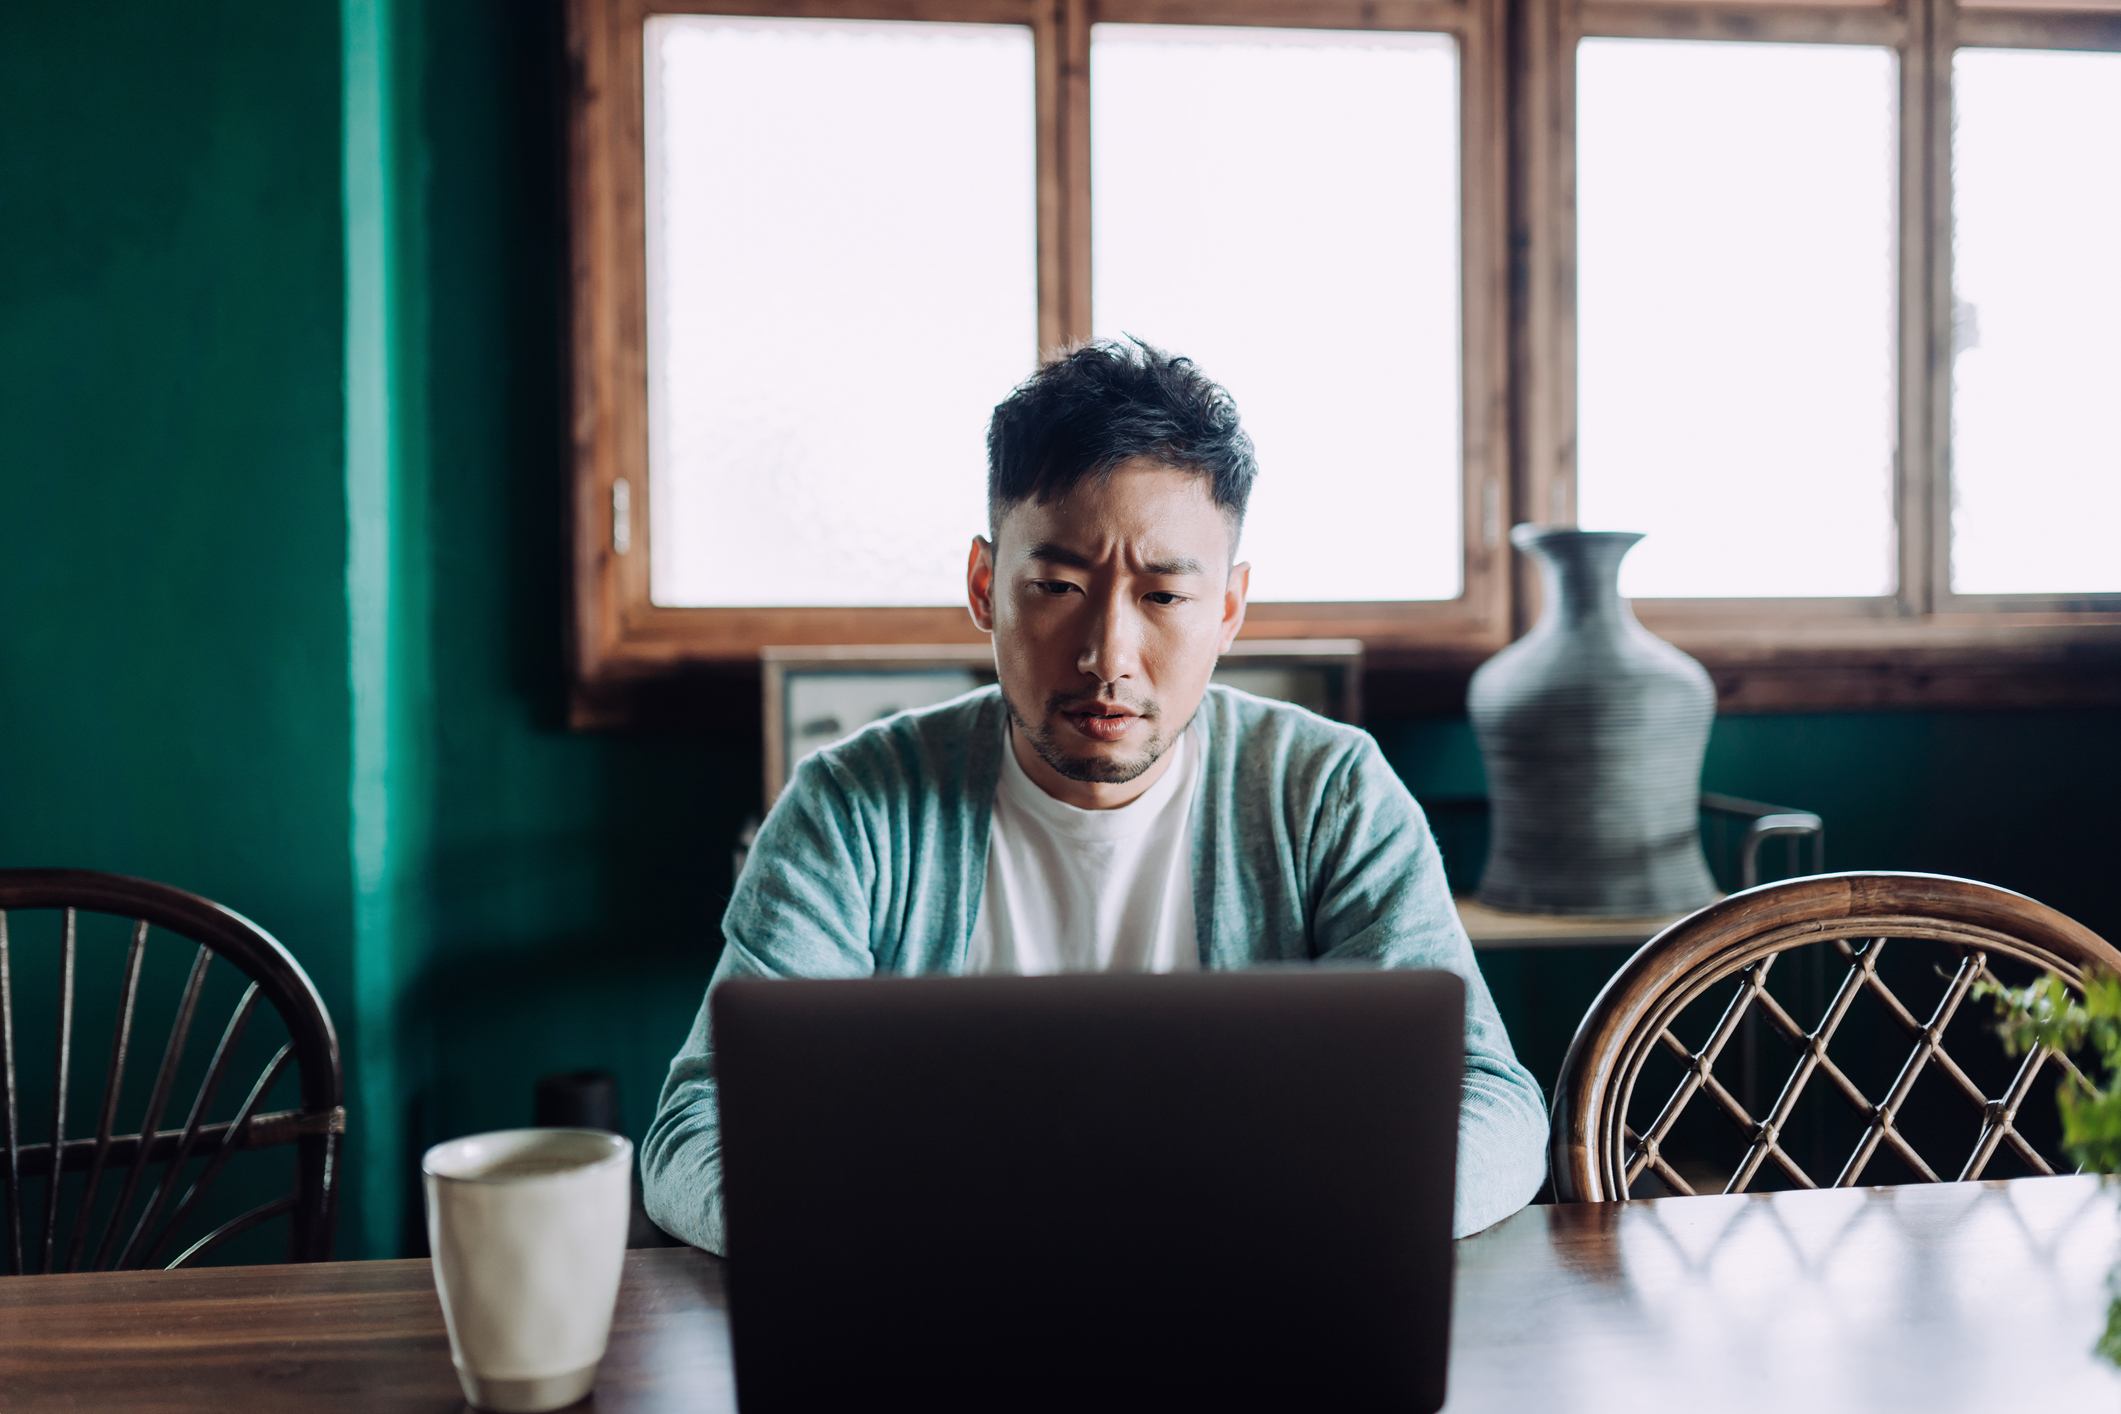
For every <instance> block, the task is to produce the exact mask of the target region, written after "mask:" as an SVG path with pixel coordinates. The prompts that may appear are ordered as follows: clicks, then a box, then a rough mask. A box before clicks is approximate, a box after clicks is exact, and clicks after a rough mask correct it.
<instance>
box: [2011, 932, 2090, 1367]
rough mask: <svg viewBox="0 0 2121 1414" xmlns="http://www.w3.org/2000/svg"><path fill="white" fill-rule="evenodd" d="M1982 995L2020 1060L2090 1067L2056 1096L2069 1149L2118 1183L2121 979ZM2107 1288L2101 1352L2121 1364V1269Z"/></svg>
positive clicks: (2045, 981)
mask: <svg viewBox="0 0 2121 1414" xmlns="http://www.w3.org/2000/svg"><path fill="white" fill-rule="evenodd" d="M1974 995H1975V996H1977V997H1985V998H1989V999H1992V1000H1993V1001H1994V1002H1995V1004H1996V1009H1997V1011H1998V1013H1999V1014H2000V1015H2001V1017H2002V1020H2001V1021H2000V1023H1999V1024H1998V1026H1997V1030H1998V1031H1999V1032H2000V1033H2001V1035H2002V1037H2003V1044H2004V1048H2005V1049H2006V1050H2008V1051H2009V1052H2010V1053H2011V1054H2012V1055H2014V1056H2017V1055H2024V1054H2026V1053H2027V1052H2029V1051H2032V1050H2034V1049H2035V1048H2038V1047H2048V1048H2051V1049H2053V1050H2056V1051H2059V1052H2061V1053H2062V1054H2064V1055H2066V1056H2069V1057H2071V1058H2072V1059H2074V1060H2077V1061H2078V1062H2079V1064H2080V1068H2083V1069H2085V1071H2086V1076H2087V1080H2086V1082H2081V1083H2080V1082H2079V1081H2078V1079H2077V1078H2076V1077H2075V1076H2074V1075H2065V1076H2064V1077H2063V1080H2062V1084H2061V1086H2060V1088H2059V1089H2057V1090H2056V1092H2055V1105H2056V1108H2057V1109H2058V1110H2059V1112H2060V1113H2061V1116H2062V1147H2063V1149H2064V1150H2065V1151H2067V1153H2068V1154H2069V1156H2070V1158H2071V1159H2073V1160H2075V1161H2076V1162H2077V1163H2078V1164H2079V1165H2080V1166H2081V1167H2083V1168H2084V1169H2086V1170H2088V1171H2089V1172H2092V1173H2097V1174H2100V1175H2102V1178H2103V1181H2106V1182H2112V1181H2113V1179H2114V1176H2115V1174H2116V1173H2121V977H2117V976H2115V975H2114V974H2112V973H2108V972H2087V973H2086V974H2085V977H2084V996H2083V998H2082V1000H2079V999H2078V998H2077V997H2076V996H2074V995H2072V993H2071V992H2070V989H2069V987H2068V986H2067V985H2065V984H2064V982H2063V981H2062V979H2061V978H2059V977H2057V976H2055V975H2054V974H2053V973H2049V974H2047V975H2046V976H2044V977H2042V978H2041V979H2040V980H2039V981H2037V982H2034V983H2032V984H2031V985H2029V986H2025V987H2006V986H2003V985H2002V984H2001V983H1998V982H1994V981H1986V980H1984V981H1982V982H1979V983H1977V984H1975V988H1974ZM2085 1061H2093V1062H2095V1064H2094V1065H2091V1066H2088V1067H2087V1066H2084V1065H2083V1063H2084V1062H2085ZM2106 1288H2107V1292H2108V1294H2109V1295H2110V1297H2111V1298H2112V1299H2111V1301H2110V1302H2109V1304H2108V1306H2107V1308H2106V1330H2105V1332H2104V1333H2103V1334H2101V1335H2100V1337H2099V1341H2098V1344H2097V1345H2096V1346H2095V1347H2094V1348H2095V1350H2096V1351H2097V1353H2098V1354H2099V1355H2101V1356H2103V1357H2104V1358H2105V1359H2107V1360H2109V1361H2111V1362H2112V1363H2113V1364H2115V1365H2121V1266H2116V1267H2115V1268H2114V1270H2113V1271H2112V1272H2111V1273H2109V1274H2108V1276H2107V1279H2106Z"/></svg>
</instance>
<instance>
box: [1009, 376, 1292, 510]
mask: <svg viewBox="0 0 2121 1414" xmlns="http://www.w3.org/2000/svg"><path fill="white" fill-rule="evenodd" d="M1135 457H1145V458H1148V459H1149V460H1151V461H1156V462H1161V463H1163V464H1164V465H1166V466H1172V467H1177V468H1179V469H1181V470H1184V471H1192V472H1198V473H1200V474H1201V475H1202V476H1205V477H1207V478H1208V494H1209V496H1210V497H1211V498H1212V499H1213V500H1214V502H1215V504H1216V505H1218V506H1220V507H1221V508H1222V509H1223V512H1224V513H1225V514H1226V515H1228V516H1229V517H1230V529H1231V543H1232V545H1233V546H1234V545H1235V543H1236V533H1237V531H1238V530H1239V529H1240V528H1242V526H1243V525H1244V520H1245V502H1246V500H1247V499H1249V498H1250V496H1251V494H1252V478H1253V477H1254V476H1255V475H1257V474H1258V471H1259V467H1258V464H1257V462H1256V461H1255V460H1254V457H1253V452H1252V439H1251V438H1250V437H1248V436H1246V435H1245V430H1244V428H1242V427H1241V426H1239V425H1238V421H1237V404H1236V403H1235V402H1234V401H1233V400H1232V399H1231V397H1230V395H1229V394H1228V393H1227V392H1225V391H1224V390H1223V389H1222V388H1221V387H1220V386H1219V385H1218V384H1216V383H1214V382H1213V381H1211V380H1210V379H1209V378H1208V377H1207V376H1206V375H1205V374H1203V373H1202V372H1201V371H1200V369H1199V368H1198V367H1197V366H1196V365H1195V364H1194V362H1193V360H1191V359H1189V358H1179V357H1174V356H1173V355H1171V354H1167V353H1165V352H1164V351H1163V350H1161V349H1157V348H1152V347H1151V346H1150V345H1148V344H1146V343H1144V342H1143V341H1142V340H1140V339H1137V338H1135V337H1134V336H1133V335H1131V334H1130V335H1128V336H1127V338H1126V340H1125V341H1121V340H1118V339H1099V340H1096V341H1094V342H1091V343H1087V344H1083V345H1081V346H1079V347H1077V348H1074V349H1071V350H1069V351H1068V352H1066V353H1063V354H1061V355H1059V356H1057V357H1055V358H1054V359H1052V360H1051V361H1050V362H1048V363H1047V364H1045V366H1043V367H1042V368H1040V369H1039V371H1038V372H1036V373H1034V374H1032V375H1031V377H1030V378H1028V379H1026V380H1025V381H1024V382H1022V383H1020V384H1018V385H1017V387H1016V389H1015V391H1013V392H1012V393H1010V394H1009V396H1008V397H1007V398H1004V399H1003V400H1002V402H1001V404H1000V405H999V406H998V407H996V408H995V409H994V417H993V419H992V420H991V421H989V422H988V424H987V525H988V530H989V533H990V534H991V533H993V532H995V531H998V530H1000V528H1001V523H1002V516H1003V514H1004V513H1006V512H1007V511H1008V510H1009V508H1010V507H1012V506H1016V505H1020V504H1022V503H1023V502H1025V501H1030V500H1036V501H1039V502H1041V503H1043V502H1046V501H1051V500H1053V499H1054V498H1055V497H1058V496H1065V495H1066V494H1067V493H1068V492H1069V491H1071V490H1073V489H1074V488H1075V486H1076V485H1077V484H1078V483H1080V482H1082V481H1083V480H1085V479H1087V478H1091V477H1097V478H1105V477H1109V476H1111V474H1112V473H1113V471H1114V470H1115V469H1116V468H1117V467H1118V466H1119V465H1120V464H1121V463H1122V462H1126V461H1130V460H1132V459H1133V458H1135Z"/></svg>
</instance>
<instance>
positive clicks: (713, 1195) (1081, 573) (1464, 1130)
mask: <svg viewBox="0 0 2121 1414" xmlns="http://www.w3.org/2000/svg"><path fill="white" fill-rule="evenodd" d="M987 459H988V471H987V502H988V529H989V534H988V536H985V537H978V538H975V539H974V540H973V542H972V552H971V560H970V564H969V566H968V568H967V572H966V592H967V598H968V600H969V602H970V606H971V610H972V618H973V621H974V622H976V623H977V624H978V625H979V626H980V628H981V630H982V631H984V632H986V633H988V634H991V635H992V636H993V639H994V661H995V667H996V669H997V674H998V676H999V679H1000V682H999V685H998V687H997V688H989V689H986V690H984V691H980V692H975V693H971V694H968V695H967V696H964V697H961V698H958V699H957V700H955V701H953V702H949V703H945V704H944V705H942V706H940V707H935V708H931V709H928V710H926V711H920V712H913V713H905V714H901V715H899V716H896V717H893V718H890V719H889V720H887V721H884V722H880V723H876V724H873V725H871V726H870V727H869V728H867V729H866V730H864V731H862V732H860V733H858V734H857V735H855V736H854V737H852V738H850V739H848V740H846V741H843V742H841V743H839V744H837V745H835V746H832V747H829V748H827V749H825V750H823V751H819V752H817V753H816V754H814V755H812V756H811V757H809V758H808V759H807V760H805V761H804V762H803V763H802V764H801V765H800V766H799V767H798V768H797V770H796V772H795V776H794V779H793V780H792V781H790V783H789V785H788V789H787V791H786V792H785V793H784V794H783V795H782V797H781V799H780V801H779V802H778V803H777V804H776V805H775V806H774V809H773V812H772V813H771V815H769V816H768V817H767V820H766V823H765V825H764V827H763V828H762V829H761V830H760V832H759V835H758V839H757V842H756V843H755V845H754V846H753V848H752V850H751V854H750V858H749V860H748V861H747V863H746V864H745V867H744V871H743V875H742V877H741V878H739V879H738V881H737V885H736V892H735V896H734V897H733V898H732V899H731V900H730V903H729V908H728V911H727V913H726V914H725V915H724V916H723V920H722V932H723V940H724V944H723V950H722V957H721V962H720V964H719V965H718V966H717V967H716V968H715V973H714V981H715V982H720V981H721V980H722V979H723V978H725V977H731V976H767V977H861V976H868V975H871V974H874V973H879V972H883V973H929V972H1025V973H1031V972H1036V973H1043V972H1054V971H1063V970H1082V969H1129V970H1140V971H1175V970H1184V969H1192V968H1201V967H1207V968H1237V967H1245V966H1248V965H1251V964H1255V963H1264V962H1281V961H1289V960H1296V959H1332V960H1335V961H1347V962H1356V963H1364V964H1370V965H1375V966H1381V967H1447V968H1449V969H1450V970H1452V971H1453V972H1456V973H1458V974H1459V975H1460V976H1461V977H1463V978H1464V979H1465V982H1466V1007H1467V1012H1466V1039H1465V1045H1466V1070H1465V1091H1464V1097H1463V1102H1462V1105H1461V1111H1460V1126H1459V1160H1458V1177H1457V1211H1456V1223H1455V1229H1456V1231H1457V1232H1458V1233H1459V1234H1461V1235H1463V1234H1464V1233H1468V1232H1473V1231H1476V1230H1478V1229H1480V1228H1483V1227H1486V1226H1488V1225H1489V1224H1490V1223H1493V1222H1495V1221H1496V1220H1498V1219H1499V1218H1502V1217H1504V1216H1506V1215H1507V1214H1509V1213H1511V1212H1514V1211H1515V1210H1516V1209H1517V1208H1519V1207H1521V1206H1522V1205H1523V1204H1524V1203H1525V1202H1527V1201H1528V1200H1529V1199H1530V1198H1531V1196H1532V1194H1533V1192H1534V1190H1536V1189H1537V1188H1538V1187H1539V1184H1540V1181H1541V1179H1542V1178H1543V1176H1544V1174H1545V1169H1546V1160H1545V1152H1546V1132H1547V1126H1546V1115H1545V1109H1544V1106H1543V1105H1542V1103H1541V1100H1540V1094H1539V1087H1538V1086H1537V1085H1536V1084H1534V1083H1533V1080H1532V1077H1531V1076H1530V1075H1529V1074H1527V1073H1526V1072H1525V1070H1524V1068H1523V1067H1522V1066H1520V1065H1519V1064H1518V1063H1517V1060H1516V1057H1515V1056H1514V1055H1513V1054H1512V1053H1511V1050H1510V1042H1509V1038H1508V1037H1507V1036H1506V1035H1505V1034H1504V1032H1503V1027H1502V1022H1501V1020H1500V1019H1499V1018H1498V1017H1497V1016H1496V1014H1495V1006H1494V1003H1493V1001H1492V1000H1491V999H1490V998H1489V996H1488V990H1487V986H1486V984H1485V983H1484V982H1482V980H1481V977H1480V973H1479V971H1478V969H1477V968H1476V967H1475V965H1474V961H1473V953H1472V948H1471V945H1470V944H1469V943H1468V942H1467V941H1466V935H1465V931H1464V929H1463V928H1462V927H1461V926H1460V924H1459V922H1458V915H1457V913H1456V912H1455V910H1454V909H1453V908H1452V905H1451V897H1450V892H1449V890H1448V889H1447V887H1446V886H1445V883H1444V874H1443V863H1442V859H1441V857H1440V856H1439V855H1438V853H1437V850H1436V844H1435V841H1434V840H1433V838H1432V837H1431V836H1430V833H1429V828H1428V823H1427V821H1426V820H1425V819H1424V818H1423V816H1422V813H1421V810H1420V808H1419V807H1418V806H1417V805H1415V803H1414V800H1413V797H1412V796H1410V795H1408V793H1407V790H1406V788H1405V786H1403V785H1401V784H1400V781H1399V779H1398V777H1397V776H1395V775H1394V774H1393V772H1392V770H1391V768H1390V767H1389V766H1387V765H1386V764H1385V761H1384V758H1383V756H1382V755H1381V754H1380V753H1379V751H1378V749H1377V744H1376V743H1375V742H1374V741H1372V740H1371V739H1370V737H1369V735H1368V734H1367V733H1364V732H1362V731H1359V730H1356V729H1355V728H1352V727H1346V726H1342V725H1339V724H1336V723H1333V722H1329V721H1326V720H1325V719H1323V718H1320V717H1317V716H1314V715H1312V714H1311V713H1309V712H1305V711H1303V710H1301V709H1300V708H1296V707H1292V706H1289V705H1286V704H1282V703H1274V702H1267V701H1263V700H1261V699H1259V698H1255V697H1250V696H1247V695H1246V694H1243V693H1239V692H1234V691H1231V690H1229V689H1227V688H1221V687H1210V686H1209V684H1208V678H1209V675H1210V674H1211V673H1212V672H1213V671H1214V669H1215V662H1216V658H1217V657H1218V655H1220V654H1221V653H1222V652H1223V651H1224V650H1225V649H1227V648H1228V647H1229V646H1230V643H1231V641H1232V640H1233V639H1235V638H1236V637H1237V632H1238V629H1239V628H1240V627H1242V626H1243V624H1244V618H1245V591H1246V587H1247V584H1248V582H1249V579H1250V575H1251V567H1250V566H1249V565H1247V564H1241V563H1238V562H1237V558H1236V551H1237V542H1238V532H1239V529H1240V527H1241V526H1242V524H1243V521H1244V512H1245V501H1246V497H1247V496H1248V494H1249V492H1250V490H1251V485H1252V478H1253V475H1254V463H1253V452H1252V444H1251V441H1250V439H1249V438H1247V437H1246V435H1245V433H1244V431H1243V430H1242V428H1240V427H1239V425H1238V420H1237V410H1236V408H1235V406H1234V405H1233V404H1232V402H1231V400H1230V398H1229V395H1228V394H1227V393H1225V392H1224V391H1223V390H1222V389H1221V388H1219V387H1217V386H1216V385H1215V384H1214V383H1211V382H1209V381H1208V380H1207V379H1206V378H1205V377H1203V376H1202V375H1201V373H1200V371H1199V370H1198V369H1197V368H1195V367H1194V365H1193V364H1192V363H1191V362H1190V361H1189V360H1187V359H1183V358H1173V357H1169V356H1167V355H1165V354H1163V353H1161V352H1159V351H1157V350H1155V349H1153V348H1150V347H1149V346H1147V345H1146V344H1141V343H1139V342H1138V341H1137V342H1136V343H1135V344H1133V345H1131V346H1129V345H1124V344H1118V343H1094V344H1090V345H1087V346H1085V347H1083V348H1080V349H1077V350H1075V351H1074V352H1072V353H1070V354H1068V355H1066V356H1065V357H1062V358H1060V359H1057V360H1055V361H1054V362H1051V363H1049V364H1047V365H1046V366H1045V367H1044V368H1042V369H1041V370H1040V371H1039V372H1038V373H1037V374H1036V375H1035V376H1033V377H1032V378H1031V379H1030V380H1029V381H1027V382H1026V383H1024V384H1023V385H1022V386H1021V387H1019V388H1017V389H1016V390H1015V391H1014V392H1013V393H1011V394H1010V396H1009V398H1008V399H1007V400H1006V401H1005V402H1003V403H1002V404H1001V406H1000V407H998V408H996V409H995V411H994V417H993V421H992V422H991V423H990V425H989V427H988V433H987ZM1349 513H1350V514H1360V513H1361V511H1360V508H1359V507H1357V508H1351V510H1350V512H1349ZM711 986H712V984H710V987H711ZM714 1085H715V1081H714V1052H713V1046H712V1040H711V1037H710V1036H709V1032H708V1010H707V1007H706V1006H705V1004H704V1003H703V1004H702V1006H701V1008H700V1014H699V1019H698V1020H697V1021H696V1022H694V1024H693V1028H692V1035H691V1036H690V1038H689V1039H688V1040H687V1041H686V1043H685V1047H684V1049H683V1050H681V1051H680V1052H679V1053H678V1055H677V1058H676V1059H675V1060H673V1061H672V1062H671V1066H670V1076H669V1079H668V1081H667V1082H666V1083H665V1085H664V1087H663V1094H662V1099H661V1101H660V1103H659V1105H658V1108H657V1113H656V1117H655V1122H654V1124H653V1125H651V1126H650V1128H649V1131H648V1137H647V1140H646V1142H645V1143H644V1144H643V1146H642V1167H643V1171H644V1177H645V1186H646V1196H647V1206H648V1212H649V1214H650V1216H652V1217H653V1218H654V1219H655V1220H656V1221H657V1222H658V1223H660V1224H661V1225H662V1226H663V1227H664V1228H665V1229H666V1230H667V1231H669V1232H671V1233H673V1234H675V1235H676V1236H678V1237H682V1238H684V1239H685V1240H686V1241H688V1242H691V1243H694V1244H696V1245H698V1246H701V1247H705V1248H708V1249H710V1250H713V1251H720V1250H722V1248H723V1227H722V1213H721V1165H720V1137H719V1133H718V1130H717V1126H716V1116H715V1091H714ZM1230 1181H1231V1182H1232V1183H1242V1182H1243V1181H1244V1175H1242V1174H1232V1175H1231V1176H1230Z"/></svg>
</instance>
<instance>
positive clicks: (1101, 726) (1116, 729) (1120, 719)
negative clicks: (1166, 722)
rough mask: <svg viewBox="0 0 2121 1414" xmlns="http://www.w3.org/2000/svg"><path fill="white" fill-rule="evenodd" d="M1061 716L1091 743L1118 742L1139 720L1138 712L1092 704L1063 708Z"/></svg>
mask: <svg viewBox="0 0 2121 1414" xmlns="http://www.w3.org/2000/svg"><path fill="white" fill-rule="evenodd" d="M1061 716H1062V717H1063V718H1065V719H1066V720H1067V722H1068V725H1070V726H1072V727H1074V728H1075V729H1076V730H1077V731H1078V732H1081V733H1082V734H1083V735H1084V736H1086V737H1089V738H1090V739H1091V740H1092V741H1118V740H1119V739H1120V738H1121V737H1123V736H1125V735H1126V734H1127V733H1128V732H1129V731H1131V730H1132V729H1133V727H1134V724H1135V723H1136V722H1137V721H1139V720H1141V714H1140V713H1139V712H1134V711H1130V710H1129V709H1127V708H1125V707H1109V706H1105V705H1104V704H1102V703H1092V704H1090V705H1089V706H1084V707H1064V708H1062V709H1061Z"/></svg>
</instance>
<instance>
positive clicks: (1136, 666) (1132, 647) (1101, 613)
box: [1075, 600, 1141, 682]
mask: <svg viewBox="0 0 2121 1414" xmlns="http://www.w3.org/2000/svg"><path fill="white" fill-rule="evenodd" d="M1085 629H1086V632H1085V635H1084V638H1083V647H1082V652H1081V654H1080V656H1078V657H1077V659H1076V664H1075V665H1076V667H1078V668H1080V669H1081V670H1082V671H1083V672H1086V673H1088V674H1089V675H1090V676H1092V677H1094V678H1096V679H1097V680H1098V681H1099V682H1118V681H1119V680H1120V679H1121V678H1129V677H1133V676H1134V675H1135V674H1136V673H1137V672H1138V671H1139V670H1140V666H1141V623H1140V616H1139V615H1138V614H1135V613H1134V612H1133V611H1132V609H1131V607H1130V606H1128V605H1126V604H1123V603H1117V602H1113V601H1110V600H1107V601H1105V602H1104V603H1101V604H1098V605H1096V606H1095V607H1094V608H1093V609H1092V610H1091V613H1090V615H1089V622H1088V623H1087V624H1086V625H1085Z"/></svg>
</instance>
